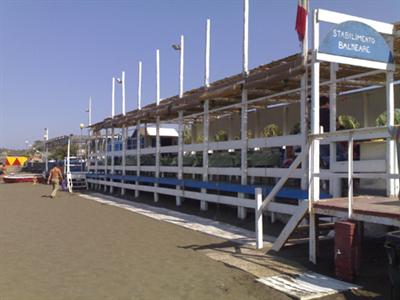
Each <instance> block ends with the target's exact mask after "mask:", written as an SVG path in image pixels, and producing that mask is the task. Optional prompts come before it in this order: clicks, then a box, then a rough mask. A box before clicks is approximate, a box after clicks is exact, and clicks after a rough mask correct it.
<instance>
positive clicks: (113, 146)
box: [110, 127, 115, 194]
mask: <svg viewBox="0 0 400 300" xmlns="http://www.w3.org/2000/svg"><path fill="white" fill-rule="evenodd" d="M114 136H115V129H114V127H113V128H111V176H112V175H114V173H115V172H114V170H115V169H114V159H115V138H114ZM110 182H111V183H112V182H113V179H112V178H110ZM113 192H114V187H113V186H112V185H110V193H111V194H112V193H113Z"/></svg>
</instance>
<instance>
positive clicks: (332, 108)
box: [329, 63, 342, 197]
mask: <svg viewBox="0 0 400 300" xmlns="http://www.w3.org/2000/svg"><path fill="white" fill-rule="evenodd" d="M337 71H338V64H337V63H330V80H331V84H330V85H329V127H330V131H331V132H335V131H336V127H337V124H336V117H337V113H336V98H337V92H336V72H337ZM329 153H330V157H329V169H330V172H332V169H333V166H334V165H335V164H336V143H330V144H329ZM340 183H341V179H340V178H336V177H332V178H331V179H330V180H329V193H330V194H331V195H332V196H333V197H340V196H341V190H342V189H341V184H340Z"/></svg>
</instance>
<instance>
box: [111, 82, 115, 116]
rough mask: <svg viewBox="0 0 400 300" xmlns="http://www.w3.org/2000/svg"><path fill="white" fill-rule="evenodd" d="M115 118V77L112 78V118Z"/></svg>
mask: <svg viewBox="0 0 400 300" xmlns="http://www.w3.org/2000/svg"><path fill="white" fill-rule="evenodd" d="M114 116H115V77H113V78H112V88H111V118H114Z"/></svg>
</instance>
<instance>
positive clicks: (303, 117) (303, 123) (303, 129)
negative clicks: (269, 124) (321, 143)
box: [300, 69, 309, 190]
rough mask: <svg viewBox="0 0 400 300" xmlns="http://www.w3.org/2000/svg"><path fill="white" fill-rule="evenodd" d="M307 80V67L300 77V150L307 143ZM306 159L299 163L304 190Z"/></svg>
mask: <svg viewBox="0 0 400 300" xmlns="http://www.w3.org/2000/svg"><path fill="white" fill-rule="evenodd" d="M307 81H308V69H306V73H304V74H303V75H302V77H301V92H300V134H301V136H302V142H301V150H302V151H303V150H304V148H305V147H306V145H307V140H308V124H307V120H308V116H309V112H308V113H307V88H308V87H307ZM307 167H308V159H307V158H305V159H304V162H303V163H302V164H301V170H302V174H303V176H302V178H301V189H302V190H305V189H307V188H308V177H307Z"/></svg>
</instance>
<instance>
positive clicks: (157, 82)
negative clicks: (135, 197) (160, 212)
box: [154, 49, 160, 202]
mask: <svg viewBox="0 0 400 300" xmlns="http://www.w3.org/2000/svg"><path fill="white" fill-rule="evenodd" d="M156 97H157V98H156V101H157V106H158V105H159V104H160V50H159V49H157V51H156ZM155 167H156V172H155V177H156V178H157V179H158V178H159V177H160V116H157V117H156V166H155ZM154 187H155V188H156V189H157V188H158V182H156V183H155V184H154ZM158 200H159V196H158V193H157V192H154V202H158Z"/></svg>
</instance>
